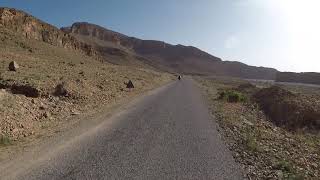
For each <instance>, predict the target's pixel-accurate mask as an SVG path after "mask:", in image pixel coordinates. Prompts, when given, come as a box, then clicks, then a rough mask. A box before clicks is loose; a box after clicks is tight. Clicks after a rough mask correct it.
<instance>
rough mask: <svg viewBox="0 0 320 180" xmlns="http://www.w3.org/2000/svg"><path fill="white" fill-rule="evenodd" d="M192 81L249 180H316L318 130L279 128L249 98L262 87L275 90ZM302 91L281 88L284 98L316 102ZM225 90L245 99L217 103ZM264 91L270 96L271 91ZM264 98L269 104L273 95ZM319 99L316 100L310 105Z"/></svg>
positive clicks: (237, 83)
mask: <svg viewBox="0 0 320 180" xmlns="http://www.w3.org/2000/svg"><path fill="white" fill-rule="evenodd" d="M195 79H196V80H197V81H198V83H199V86H200V87H201V88H202V89H203V90H204V91H205V92H206V95H207V99H208V104H209V105H210V109H211V112H212V115H213V116H215V119H216V121H217V122H218V124H219V131H221V132H222V134H223V138H224V139H225V141H226V142H227V144H228V147H229V149H230V150H231V151H232V152H233V156H234V158H235V159H236V161H238V162H239V163H240V164H242V165H243V167H244V171H245V172H246V173H247V176H248V178H249V179H318V177H319V176H320V135H319V131H314V129H313V128H309V127H307V126H306V127H305V128H297V129H295V130H292V129H289V128H288V127H287V126H280V125H278V124H277V123H275V122H274V120H273V119H272V118H271V116H269V115H268V113H267V112H266V111H264V108H263V107H262V106H261V105H259V103H258V102H257V100H256V99H254V94H257V93H259V92H261V91H265V90H266V89H265V88H275V87H270V86H263V87H261V86H259V87H257V86H254V85H252V84H251V85H248V83H247V82H244V81H242V80H238V79H230V80H228V79H225V78H218V77H216V78H211V79H205V78H195ZM304 88H305V87H304ZM304 88H300V91H299V93H296V92H293V91H291V90H289V89H290V87H286V86H284V87H281V89H282V90H283V91H284V92H286V93H288V92H289V93H292V94H295V95H297V96H298V97H299V98H302V97H305V99H303V101H305V102H307V99H308V97H310V96H312V97H313V98H315V97H318V96H314V94H313V93H314V91H307V90H305V89H304ZM229 90H233V91H237V92H240V93H241V94H243V95H244V96H246V97H247V100H246V101H238V102H236V103H235V102H232V103H230V102H228V101H225V100H222V99H221V98H219V97H220V96H221V91H229ZM309 90H310V89H309ZM266 91H268V92H271V91H270V89H267V90H266ZM287 91H288V92H287ZM311 92H312V93H311ZM294 97H295V96H294ZM266 98H267V96H266ZM268 98H271V99H272V96H268ZM319 100H320V99H318V98H315V99H314V101H312V102H319ZM303 103H304V102H303ZM271 106H273V105H271ZM317 112H319V111H317ZM302 121H303V119H302Z"/></svg>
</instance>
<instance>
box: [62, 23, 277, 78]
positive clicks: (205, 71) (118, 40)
mask: <svg viewBox="0 0 320 180" xmlns="http://www.w3.org/2000/svg"><path fill="white" fill-rule="evenodd" d="M61 30H62V31H64V32H65V33H68V34H71V35H73V36H76V37H79V38H80V39H81V38H82V39H83V38H85V37H89V38H93V39H98V40H99V41H104V42H107V43H112V44H113V45H114V46H115V47H117V48H124V49H126V50H128V51H131V52H134V53H136V54H138V55H139V56H142V57H145V58H146V59H150V60H151V61H152V62H153V63H155V64H157V65H162V66H164V67H165V69H166V70H167V71H171V72H178V73H184V74H201V75H224V76H235V77H241V78H253V79H275V76H276V73H277V72H278V71H277V70H276V69H273V68H265V67H256V66H249V65H246V64H244V63H242V62H237V61H222V59H220V58H218V57H216V56H213V55H211V54H209V53H207V52H205V51H202V50H201V49H198V48H197V47H193V46H184V45H181V44H178V45H172V44H169V43H166V42H163V41H158V40H142V39H138V38H135V37H130V36H127V35H124V34H122V33H118V32H115V31H112V30H109V29H107V28H105V27H102V26H99V25H95V24H91V23H88V22H76V23H74V24H72V25H71V26H70V27H63V28H61Z"/></svg>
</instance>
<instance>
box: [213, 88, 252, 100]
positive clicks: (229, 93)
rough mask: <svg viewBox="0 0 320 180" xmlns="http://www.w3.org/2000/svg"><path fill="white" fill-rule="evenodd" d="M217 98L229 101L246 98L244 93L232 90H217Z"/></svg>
mask: <svg viewBox="0 0 320 180" xmlns="http://www.w3.org/2000/svg"><path fill="white" fill-rule="evenodd" d="M219 99H222V100H226V101H228V102H231V103H236V102H245V101H246V100H247V98H246V96H245V95H243V94H242V93H240V92H237V91H234V90H225V91H221V92H219Z"/></svg>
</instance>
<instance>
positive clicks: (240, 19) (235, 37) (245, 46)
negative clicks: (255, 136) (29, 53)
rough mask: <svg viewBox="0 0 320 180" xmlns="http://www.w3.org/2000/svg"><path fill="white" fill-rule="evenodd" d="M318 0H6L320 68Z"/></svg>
mask: <svg viewBox="0 0 320 180" xmlns="http://www.w3.org/2000/svg"><path fill="white" fill-rule="evenodd" d="M318 2H319V1H318V0H305V1H302V0H301V1H300V0H161V1H159V0H91V1H88V0H77V1H73V0H63V1H62V0H54V1H44V0H28V1H22V0H1V1H0V6H5V7H14V8H18V9H22V10H25V11H27V12H28V13H30V14H32V15H34V16H36V17H38V18H40V19H42V20H44V21H46V22H48V23H50V24H53V25H55V26H57V27H61V26H69V25H71V24H72V23H73V22H76V21H86V22H90V23H95V24H98V25H101V26H104V27H106V28H109V29H112V30H115V31H118V32H121V33H124V34H127V35H129V36H135V37H138V38H142V39H155V40H163V41H166V42H169V43H171V44H184V45H192V46H196V47H198V48H200V49H203V50H205V51H207V52H209V53H210V54H212V55H215V56H218V57H221V58H222V59H223V60H232V61H241V62H244V63H247V64H249V65H255V66H266V67H273V68H277V69H278V70H281V71H297V72H300V71H315V72H319V71H320V53H319V52H318V49H319V50H320V48H319V45H318V43H319V42H320V36H319V32H320V25H319V24H320V21H319V18H320V13H319V12H318V9H320V3H318Z"/></svg>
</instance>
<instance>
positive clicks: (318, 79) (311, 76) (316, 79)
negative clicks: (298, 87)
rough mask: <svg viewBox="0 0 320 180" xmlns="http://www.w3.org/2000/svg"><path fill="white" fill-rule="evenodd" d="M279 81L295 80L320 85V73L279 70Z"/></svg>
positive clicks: (277, 79)
mask: <svg viewBox="0 0 320 180" xmlns="http://www.w3.org/2000/svg"><path fill="white" fill-rule="evenodd" d="M276 81H277V82H293V83H305V84H318V85H320V73H315V72H309V73H293V72H279V73H277V76H276Z"/></svg>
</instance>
